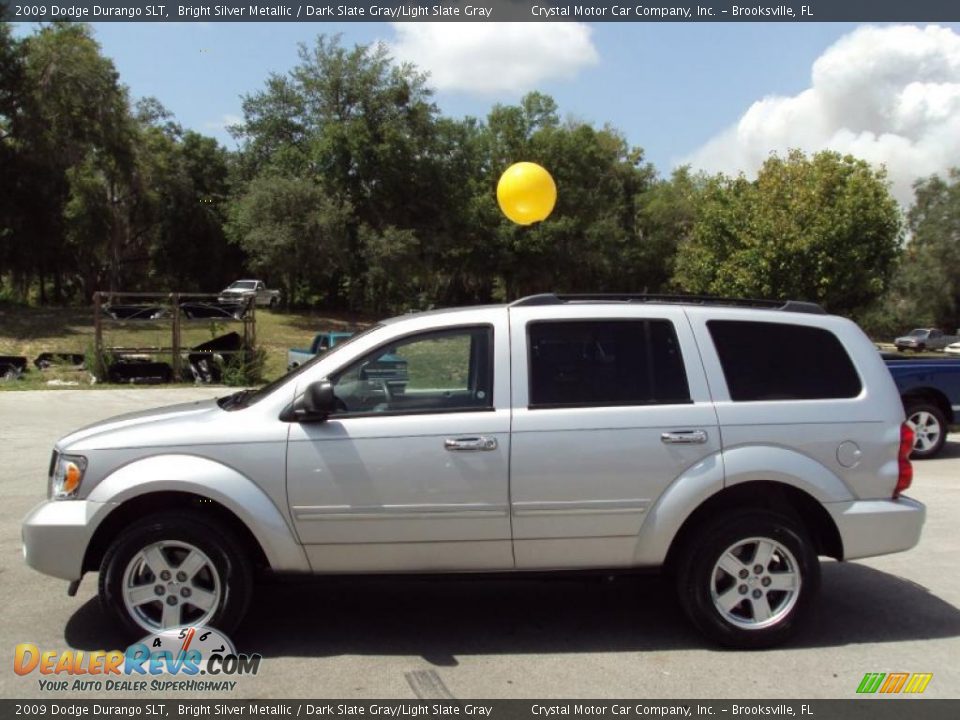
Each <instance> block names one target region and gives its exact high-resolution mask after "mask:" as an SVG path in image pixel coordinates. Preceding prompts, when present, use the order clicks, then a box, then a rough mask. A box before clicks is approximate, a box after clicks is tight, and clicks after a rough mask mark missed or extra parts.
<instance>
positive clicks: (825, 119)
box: [682, 25, 960, 206]
mask: <svg viewBox="0 0 960 720" xmlns="http://www.w3.org/2000/svg"><path fill="white" fill-rule="evenodd" d="M790 148H799V149H801V150H804V151H806V152H815V151H818V150H824V149H830V150H836V151H838V152H842V153H850V154H852V155H856V156H858V157H861V158H863V159H865V160H868V161H870V162H871V163H874V164H876V165H880V164H884V165H886V167H887V171H888V174H889V178H890V180H891V181H892V184H893V192H894V195H895V196H896V197H897V199H898V200H899V201H900V202H901V203H902V204H903V205H905V206H906V205H909V204H910V202H911V200H912V198H913V192H912V190H911V185H912V183H913V181H914V180H916V179H917V178H918V177H924V176H927V175H930V174H932V173H935V172H939V173H942V172H943V171H945V170H946V169H948V168H950V167H953V166H957V165H960V35H958V34H956V33H955V32H953V31H952V30H950V29H949V28H944V27H939V26H935V25H931V26H928V27H925V28H920V27H914V26H896V27H884V28H879V27H872V26H867V27H861V28H859V29H857V30H855V31H854V32H852V33H850V34H849V35H846V36H844V37H842V38H841V39H840V40H838V41H837V42H836V43H835V44H834V45H833V46H831V47H830V48H828V49H827V50H826V51H825V52H824V53H823V55H821V56H820V57H819V58H817V60H816V62H814V64H813V72H812V82H811V87H810V88H808V89H807V90H804V91H803V92H801V93H800V94H798V95H795V96H792V97H779V96H776V97H766V98H764V99H762V100H758V101H757V102H755V103H754V104H753V105H752V106H751V107H750V108H749V109H748V110H747V111H746V112H745V113H744V114H743V116H742V117H741V118H740V120H739V121H738V122H737V123H736V125H734V126H733V127H731V128H728V129H727V130H725V131H723V132H722V133H720V134H719V135H717V136H716V137H714V138H713V139H711V140H710V141H708V142H707V143H706V144H705V145H703V146H702V147H701V148H699V149H698V150H696V151H695V152H694V153H693V154H691V155H690V156H689V157H687V158H685V159H684V160H683V161H682V162H684V163H690V164H691V165H693V166H694V167H696V168H703V169H705V170H709V171H721V172H727V173H737V172H740V171H743V172H745V173H747V174H748V175H752V174H753V173H755V172H756V170H757V169H758V168H759V167H760V165H761V164H762V163H763V161H764V160H765V159H766V158H767V157H769V155H770V153H771V152H777V153H780V154H781V155H782V154H784V153H786V151H787V150H789V149H790Z"/></svg>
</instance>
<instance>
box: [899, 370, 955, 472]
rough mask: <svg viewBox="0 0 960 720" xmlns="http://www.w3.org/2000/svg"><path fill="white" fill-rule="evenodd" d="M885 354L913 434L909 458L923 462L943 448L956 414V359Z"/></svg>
mask: <svg viewBox="0 0 960 720" xmlns="http://www.w3.org/2000/svg"><path fill="white" fill-rule="evenodd" d="M901 357H902V356H898V355H890V354H885V355H884V360H885V361H886V363H887V367H888V368H889V369H890V374H891V375H892V376H893V380H894V382H896V384H897V389H899V390H900V398H901V399H902V400H903V408H904V410H905V411H906V414H907V422H908V423H909V424H910V425H911V426H912V427H913V430H914V432H915V433H916V440H915V441H914V444H913V456H912V457H914V458H916V459H919V460H924V459H926V458H931V457H933V456H934V455H936V454H937V453H939V452H940V450H941V449H942V448H943V444H944V442H945V441H946V439H947V430H948V428H949V426H950V425H952V424H954V423H955V422H957V419H956V416H957V414H958V413H960V360H951V359H947V358H944V359H940V358H918V359H916V360H913V359H910V360H908V359H900V358H901Z"/></svg>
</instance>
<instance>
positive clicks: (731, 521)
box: [677, 510, 820, 648]
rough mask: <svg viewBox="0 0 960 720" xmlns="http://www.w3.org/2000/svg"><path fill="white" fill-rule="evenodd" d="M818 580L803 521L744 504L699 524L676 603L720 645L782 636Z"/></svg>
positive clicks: (764, 642) (748, 644)
mask: <svg viewBox="0 0 960 720" xmlns="http://www.w3.org/2000/svg"><path fill="white" fill-rule="evenodd" d="M819 584H820V563H819V560H818V559H817V554H816V552H815V550H814V547H813V544H812V543H811V541H810V539H809V538H808V536H807V534H806V531H805V530H804V528H803V526H802V525H801V524H800V523H799V522H798V521H796V520H794V519H793V518H791V517H788V516H786V515H780V514H777V513H774V512H771V511H763V510H746V511H741V512H735V513H731V514H728V515H725V516H723V517H721V518H719V519H718V520H716V521H715V522H713V523H710V524H708V525H706V526H705V527H703V528H702V529H701V530H700V531H699V532H698V533H697V534H696V535H695V536H694V538H693V540H692V542H690V543H689V544H688V545H687V547H686V548H685V550H684V555H683V558H682V559H681V561H680V566H679V568H678V573H677V589H678V592H679V597H680V604H681V606H682V607H683V609H684V611H685V612H686V614H687V616H688V617H689V618H690V619H691V620H692V621H693V624H694V625H696V627H697V628H698V629H699V630H700V631H701V632H703V633H704V634H705V635H706V636H707V637H709V638H710V639H711V640H713V641H714V642H717V643H718V644H720V645H723V646H726V647H736V648H763V647H770V646H772V645H777V644H779V643H781V642H783V641H784V640H786V639H787V638H788V637H789V636H790V635H791V634H792V633H793V632H794V631H795V630H796V627H797V625H798V624H799V623H800V622H801V621H802V619H803V617H804V615H805V614H806V612H807V610H808V608H809V606H810V604H811V602H812V600H813V597H814V595H816V591H817V588H818V587H819Z"/></svg>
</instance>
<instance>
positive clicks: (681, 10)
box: [0, 0, 960, 22]
mask: <svg viewBox="0 0 960 720" xmlns="http://www.w3.org/2000/svg"><path fill="white" fill-rule="evenodd" d="M0 19H2V20H6V21H17V22H34V21H43V22H47V21H55V20H81V21H84V22H130V21H135V22H263V21H268V22H269V21H274V22H328V21H334V22H384V21H389V22H423V21H430V22H436V21H453V22H456V21H461V22H463V21H465V22H505V21H508V22H517V21H520V22H523V21H531V22H569V21H586V22H950V21H955V20H960V4H958V3H957V2H956V0H910V1H909V2H905V0H801V1H800V2H793V1H792V0H785V1H784V2H777V1H776V0H770V2H762V1H761V2H754V1H752V0H744V1H743V2H715V1H713V0H701V1H699V2H677V1H676V0H650V2H649V3H642V2H641V3H638V2H631V1H630V0H626V1H623V0H621V1H620V2H614V1H613V0H587V1H586V2H565V1H564V0H541V1H539V2H538V1H537V0H423V2H422V3H417V2H400V1H398V0H331V2H329V3H327V2H323V1H322V0H310V1H309V2H299V1H296V2H270V0H263V1H262V2H259V3H258V2H250V1H249V0H245V1H240V0H219V1H216V2H197V0H180V2H177V3H172V4H171V3H160V2H153V3H147V2H143V1H142V0H139V1H138V0H62V1H60V2H44V1H43V0H38V1H37V2H33V1H31V0H25V1H24V2H16V1H15V0H0Z"/></svg>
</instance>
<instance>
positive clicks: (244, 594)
mask: <svg viewBox="0 0 960 720" xmlns="http://www.w3.org/2000/svg"><path fill="white" fill-rule="evenodd" d="M160 542H169V543H171V544H176V543H180V544H185V545H190V546H193V548H195V549H198V550H200V551H201V552H202V553H203V554H204V555H206V558H207V559H209V561H210V565H212V568H211V567H210V565H205V566H204V568H203V569H202V570H201V571H200V573H198V575H199V576H200V577H199V579H195V580H191V581H190V583H189V584H190V585H191V587H199V586H197V585H196V584H195V583H199V582H206V583H207V585H208V587H212V586H213V585H212V583H213V582H219V589H220V592H219V593H218V595H219V598H218V602H216V603H215V609H214V610H213V613H212V615H210V616H209V617H208V618H207V619H206V620H204V621H203V624H204V625H207V626H210V627H214V628H216V629H217V630H220V631H221V632H224V633H230V632H231V631H232V630H233V629H234V628H236V626H237V625H238V624H239V622H240V621H241V619H242V618H243V616H244V615H245V614H246V611H247V607H248V606H249V604H250V595H251V591H252V588H253V575H252V571H251V568H250V565H249V563H248V562H247V560H246V559H245V555H246V553H245V552H244V549H243V545H242V544H241V543H240V541H239V540H238V539H237V537H236V536H235V535H234V533H233V532H231V531H230V530H229V529H228V528H226V527H224V526H223V525H222V524H221V523H219V522H217V521H216V520H214V519H212V518H209V517H206V516H204V515H199V514H197V513H192V512H189V511H187V512H168V513H160V514H157V515H151V516H148V517H146V518H144V519H142V520H139V521H137V522H136V523H135V524H134V525H131V526H129V527H127V528H126V529H124V530H122V531H121V532H120V533H119V534H118V536H117V538H116V539H115V540H114V542H113V544H112V545H111V546H110V547H109V549H108V550H107V552H106V553H105V554H104V557H103V562H102V563H101V566H100V581H99V592H100V602H101V603H102V605H103V606H104V608H105V609H106V610H107V611H108V612H109V613H110V614H111V615H113V617H115V618H116V619H117V621H118V622H119V623H120V625H121V627H122V628H123V629H124V631H125V632H126V633H127V634H128V635H129V636H130V637H131V638H141V637H143V636H144V635H147V634H150V633H153V632H157V630H158V628H153V627H150V626H149V625H148V624H145V623H144V622H143V621H142V620H138V618H137V617H135V616H134V615H132V614H131V613H130V612H129V611H128V610H127V608H126V605H125V603H124V599H123V586H124V574H125V572H126V570H127V568H128V565H130V564H131V563H132V562H133V561H134V559H135V558H136V556H137V555H138V554H139V553H140V552H142V551H143V550H144V549H145V548H147V547H148V546H151V545H152V544H154V543H160ZM178 551H180V548H172V549H165V550H164V553H166V554H165V556H164V557H165V558H167V559H169V560H170V561H171V566H172V569H173V570H174V572H176V569H177V567H178V566H174V565H173V563H174V562H175V561H176V555H177V552H178ZM182 552H188V551H186V550H183V551H182ZM181 562H182V560H181ZM214 572H215V573H216V581H214V580H213V573H214ZM148 577H149V576H148ZM172 580H174V581H175V580H177V578H175V577H174V578H172ZM153 582H156V583H158V585H161V584H162V582H163V581H162V580H160V579H155V580H152V581H151V580H148V581H147V584H148V585H149V584H152V583H153ZM173 584H174V583H170V585H173ZM185 584H187V583H184V584H177V587H178V588H180V592H182V588H183V585H185ZM201 589H202V588H201ZM165 592H167V591H165ZM169 592H171V593H173V594H175V595H176V594H177V591H176V590H170V591H169ZM193 592H196V590H193ZM183 602H184V603H185V605H186V607H185V608H184V610H183V613H184V620H185V621H184V622H183V623H182V624H197V623H196V621H195V620H191V619H190V613H191V612H192V614H193V615H194V616H196V615H197V613H199V612H200V611H199V610H194V609H193V608H192V606H190V605H189V603H190V601H189V600H184V601H183ZM157 605H159V607H157ZM162 609H163V601H162V599H158V600H157V601H156V604H155V605H152V606H151V605H147V606H144V609H143V610H142V611H141V612H143V613H144V614H148V613H152V614H156V613H159V612H161V611H162Z"/></svg>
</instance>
